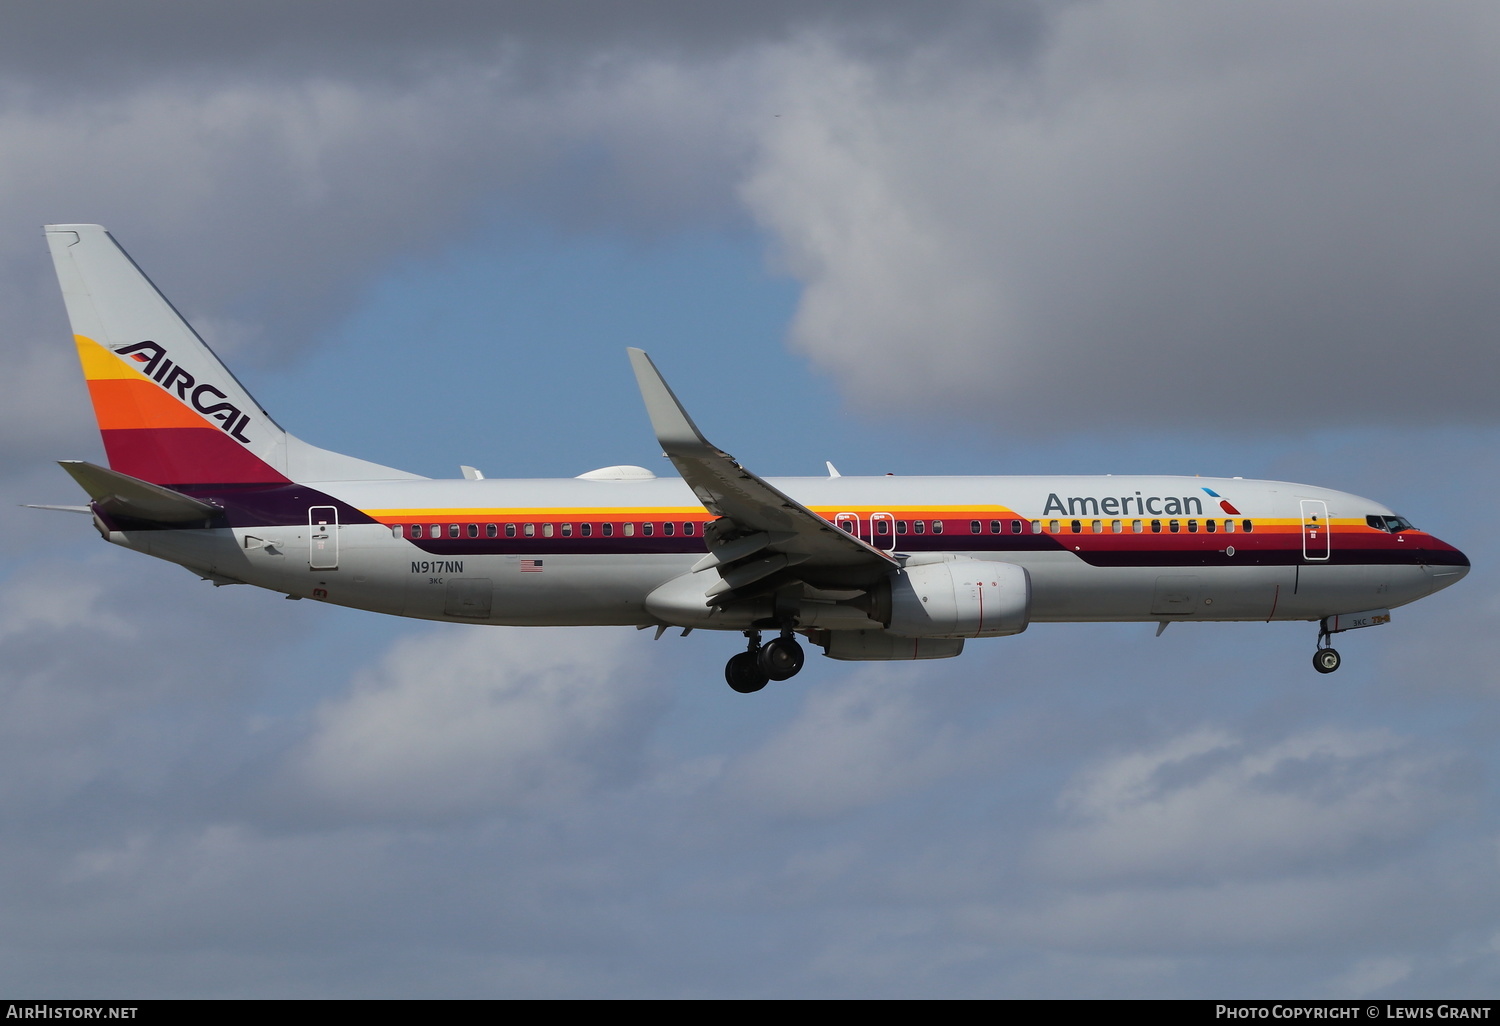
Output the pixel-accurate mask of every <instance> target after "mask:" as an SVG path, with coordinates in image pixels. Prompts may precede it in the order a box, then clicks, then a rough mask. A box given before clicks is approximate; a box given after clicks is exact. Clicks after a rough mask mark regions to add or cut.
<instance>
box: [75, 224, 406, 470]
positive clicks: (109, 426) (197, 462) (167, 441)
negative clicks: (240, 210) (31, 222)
mask: <svg viewBox="0 0 1500 1026" xmlns="http://www.w3.org/2000/svg"><path fill="white" fill-rule="evenodd" d="M46 232H47V243H48V245H49V246H50V247H51V250H52V261H53V264H54V265H55V266H56V268H57V278H58V283H59V284H60V285H61V286H62V293H63V301H64V302H65V303H66V304H67V308H68V320H69V321H70V322H71V324H72V327H73V339H74V342H75V343H76V344H77V346H78V358H79V361H80V362H81V363H82V365H83V375H84V378H85V379H87V381H88V387H89V397H90V398H91V399H92V401H93V404H94V416H95V418H96V419H97V420H98V422H99V433H100V434H101V435H102V436H103V438H104V450H105V453H106V454H107V455H108V457H109V465H110V467H111V468H112V469H114V470H117V471H120V472H121V473H124V474H129V475H131V476H132V477H138V478H141V479H142V480H145V481H151V482H154V483H156V484H163V485H210V484H274V483H282V482H286V481H288V480H298V481H307V480H327V481H335V480H356V479H368V478H395V477H412V476H414V475H411V474H406V473H403V472H401V471H396V470H392V469H390V468H388V467H381V466H379V465H377V464H374V463H367V462H366V461H364V460H357V459H353V458H352V457H348V456H341V455H339V454H337V453H332V452H328V451H327V450H324V449H318V448H317V447H315V446H311V445H308V444H306V443H305V442H301V441H299V440H298V439H296V438H293V437H292V436H291V435H288V434H287V433H286V432H285V431H284V430H282V428H281V426H280V425H278V424H277V423H276V422H275V421H274V420H272V419H271V417H270V415H269V414H267V413H266V412H265V410H263V409H261V407H260V404H258V403H257V402H256V401H255V400H254V399H253V398H252V397H251V396H250V393H249V392H247V391H246V390H245V388H244V386H243V385H241V384H240V383H239V381H238V380H236V378H235V376H234V375H233V374H231V373H230V371H229V369H228V368H227V367H225V366H224V364H222V363H221V362H220V361H219V358H218V357H217V356H215V355H214V353H213V350H211V349H209V347H208V345H207V344H206V343H205V342H204V341H203V339H201V338H199V337H198V333H197V332H195V331H194V330H193V329H192V327H191V326H189V325H188V323H187V321H185V320H184V319H183V318H182V315H181V314H179V313H178V312H177V310H176V309H175V308H174V307H173V306H172V304H171V303H169V302H168V301H167V299H166V297H165V296H163V295H162V294H161V292H159V291H158V290H157V288H156V286H155V285H153V284H152V283H151V280H150V279H149V278H147V277H146V275H145V274H144V273H142V272H141V270H140V268H139V267H137V266H136V265H135V262H134V261H133V260H131V259H130V257H129V256H128V255H127V254H126V253H125V251H124V250H123V249H121V248H120V246H119V244H118V243H116V242H115V240H114V238H113V237H112V236H111V235H110V234H109V232H107V231H105V230H104V228H102V227H101V226H99V225H96V224H59V225H48V226H47V228H46Z"/></svg>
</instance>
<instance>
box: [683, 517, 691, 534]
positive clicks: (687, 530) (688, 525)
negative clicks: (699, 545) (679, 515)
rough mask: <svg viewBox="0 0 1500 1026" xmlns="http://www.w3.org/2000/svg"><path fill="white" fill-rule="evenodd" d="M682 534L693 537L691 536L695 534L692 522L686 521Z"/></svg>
mask: <svg viewBox="0 0 1500 1026" xmlns="http://www.w3.org/2000/svg"><path fill="white" fill-rule="evenodd" d="M682 533H683V534H685V535H688V536H690V537H691V535H692V533H693V523H692V521H686V522H685V523H683V525H682Z"/></svg>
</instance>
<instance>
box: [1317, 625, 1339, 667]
mask: <svg viewBox="0 0 1500 1026" xmlns="http://www.w3.org/2000/svg"><path fill="white" fill-rule="evenodd" d="M1330 637H1332V634H1331V633H1330V632H1329V630H1328V621H1327V620H1324V621H1323V623H1322V624H1321V625H1320V626H1319V628H1318V648H1317V651H1315V652H1314V653H1313V669H1314V670H1317V671H1318V672H1319V673H1332V672H1333V671H1334V670H1337V669H1338V668H1339V664H1340V663H1342V662H1343V661H1344V660H1343V657H1342V656H1340V655H1339V654H1338V651H1337V650H1336V649H1335V648H1333V647H1332V646H1331V645H1329V644H1328V639H1329V638H1330Z"/></svg>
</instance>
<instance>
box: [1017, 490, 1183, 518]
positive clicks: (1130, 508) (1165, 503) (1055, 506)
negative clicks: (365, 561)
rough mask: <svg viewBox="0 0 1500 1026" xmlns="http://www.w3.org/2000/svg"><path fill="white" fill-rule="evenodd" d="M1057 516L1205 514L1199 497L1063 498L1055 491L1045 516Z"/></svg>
mask: <svg viewBox="0 0 1500 1026" xmlns="http://www.w3.org/2000/svg"><path fill="white" fill-rule="evenodd" d="M1048 513H1056V514H1057V515H1058V516H1064V517H1097V516H1101V515H1102V516H1106V517H1128V516H1130V515H1132V514H1134V515H1135V516H1142V517H1144V516H1153V517H1162V516H1165V517H1179V516H1188V515H1190V514H1197V515H1198V516H1202V515H1203V500H1202V499H1200V498H1198V497H1197V496H1196V495H1181V496H1179V495H1146V496H1142V495H1141V493H1140V492H1136V493H1135V494H1134V495H1119V496H1115V495H1107V496H1105V497H1103V498H1097V497H1095V496H1093V495H1070V496H1068V497H1067V498H1066V499H1063V498H1061V497H1060V496H1059V495H1058V494H1057V493H1056V492H1050V493H1048V495H1047V505H1046V507H1045V508H1044V509H1043V510H1042V515H1043V516H1046V515H1047V514H1048Z"/></svg>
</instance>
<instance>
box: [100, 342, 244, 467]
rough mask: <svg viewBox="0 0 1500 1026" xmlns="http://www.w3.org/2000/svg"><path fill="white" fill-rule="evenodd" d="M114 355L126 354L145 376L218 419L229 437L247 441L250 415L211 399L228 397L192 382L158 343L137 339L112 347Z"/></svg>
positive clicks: (200, 411)
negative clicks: (119, 347)
mask: <svg viewBox="0 0 1500 1026" xmlns="http://www.w3.org/2000/svg"><path fill="white" fill-rule="evenodd" d="M115 355H117V356H128V357H130V358H131V359H132V360H134V361H136V362H137V363H140V364H143V365H144V366H142V367H141V368H140V371H141V373H142V374H144V375H146V377H148V378H150V379H151V380H152V381H154V382H156V383H157V384H158V385H160V386H161V387H162V388H165V389H166V390H167V391H168V392H176V393H177V398H179V399H181V400H182V401H183V402H185V403H188V404H189V405H191V406H192V407H193V409H195V410H197V411H198V412H199V413H201V414H203V415H204V416H205V417H207V418H208V419H209V420H216V421H218V422H219V426H220V427H222V428H223V429H224V430H225V431H226V432H228V433H229V435H230V437H232V438H237V439H239V440H240V441H242V442H246V443H248V442H249V441H250V439H248V438H246V437H245V433H244V432H245V425H246V424H248V423H250V415H249V414H248V413H241V412H240V408H239V407H238V406H236V405H234V404H233V403H227V402H221V403H216V402H214V400H215V399H228V398H229V396H227V395H226V394H224V393H223V392H221V391H219V390H218V389H217V388H215V387H214V386H213V385H210V384H207V383H206V382H205V383H203V384H199V383H198V382H197V381H194V380H193V376H192V375H191V374H189V373H188V372H187V371H186V370H184V369H183V368H182V367H180V366H178V365H177V364H174V363H173V362H172V361H171V359H170V358H169V357H168V356H167V351H166V349H164V348H163V347H162V346H160V345H158V344H157V343H155V342H137V343H135V344H134V345H129V346H126V347H125V348H123V349H116V350H115Z"/></svg>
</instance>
